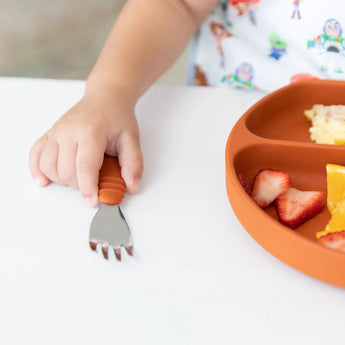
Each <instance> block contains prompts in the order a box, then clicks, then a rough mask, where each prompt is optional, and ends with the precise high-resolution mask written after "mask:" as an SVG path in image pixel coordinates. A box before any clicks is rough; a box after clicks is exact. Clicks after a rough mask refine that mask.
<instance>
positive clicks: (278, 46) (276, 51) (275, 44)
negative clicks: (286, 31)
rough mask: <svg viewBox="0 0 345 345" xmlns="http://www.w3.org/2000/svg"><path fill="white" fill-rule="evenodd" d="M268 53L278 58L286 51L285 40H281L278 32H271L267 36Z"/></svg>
mask: <svg viewBox="0 0 345 345" xmlns="http://www.w3.org/2000/svg"><path fill="white" fill-rule="evenodd" d="M269 42H270V54H269V56H270V57H272V58H273V59H275V60H279V59H280V58H281V57H282V56H283V55H284V54H285V53H286V45H287V44H286V41H283V40H282V39H281V38H280V37H279V36H278V34H276V33H275V32H273V33H272V34H271V35H270V38H269Z"/></svg>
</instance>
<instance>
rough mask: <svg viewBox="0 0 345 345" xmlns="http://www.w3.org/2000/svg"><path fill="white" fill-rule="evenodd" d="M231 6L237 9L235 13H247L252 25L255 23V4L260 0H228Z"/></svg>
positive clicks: (240, 14) (241, 14)
mask: <svg viewBox="0 0 345 345" xmlns="http://www.w3.org/2000/svg"><path fill="white" fill-rule="evenodd" d="M229 1H230V4H231V6H233V7H235V8H236V9H237V15H238V16H243V15H244V14H247V13H248V15H249V19H250V22H251V23H252V24H254V25H256V24H257V20H256V14H255V11H256V10H257V7H256V6H255V4H257V3H258V2H260V0H229Z"/></svg>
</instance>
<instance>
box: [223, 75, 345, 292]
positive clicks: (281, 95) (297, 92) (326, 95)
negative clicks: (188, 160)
mask: <svg viewBox="0 0 345 345" xmlns="http://www.w3.org/2000/svg"><path fill="white" fill-rule="evenodd" d="M314 104H325V105H331V104H345V82H341V81H328V80H327V81H325V80H323V81H321V80H304V81H299V82H296V83H293V84H290V85H288V86H286V87H284V88H282V89H279V90H277V91H275V92H273V93H271V94H269V95H267V96H266V97H264V98H262V99H261V100H260V101H259V102H257V103H256V104H255V105H254V106H252V107H251V108H250V109H249V110H248V111H247V112H246V113H245V114H244V115H243V116H242V117H241V118H240V119H239V121H238V122H237V123H236V125H235V126H234V128H233V129H232V131H231V133H230V136H229V138H228V142H227V145H226V186H227V193H228V197H229V200H230V203H231V206H232V208H233V210H234V212H235V214H236V216H237V217H238V219H239V221H240V222H241V223H242V225H243V226H244V228H245V229H246V230H247V231H248V233H249V234H250V235H251V236H252V237H253V238H254V239H255V240H256V241H257V242H258V243H259V244H260V245H261V246H262V247H264V248H265V249H266V250H267V251H269V252H270V253H271V254H273V255H274V256H276V257H277V258H278V259H280V260H282V261H283V262H285V263H286V264H288V265H290V266H292V267H294V268H295V269H297V270H299V271H301V272H304V273H306V274H308V275H310V276H312V277H314V278H317V279H320V280H322V281H325V282H328V283H331V284H334V285H337V286H340V287H345V253H342V252H339V251H335V250H331V249H329V248H327V247H324V246H322V245H321V244H319V243H318V242H317V241H316V237H315V233H316V232H317V231H320V230H323V229H324V227H325V225H326V224H327V223H328V221H329V219H330V213H329V212H328V210H327V207H325V209H324V210H323V211H322V212H321V213H320V214H318V215H317V216H315V217H314V218H312V219H311V220H309V221H307V222H306V223H304V224H303V225H301V226H300V227H298V228H297V229H295V230H291V229H289V228H287V227H285V226H284V225H282V224H280V223H279V221H278V218H277V214H276V210H275V208H274V206H269V207H268V208H267V209H264V210H263V209H261V208H260V207H258V206H257V205H256V204H255V203H254V202H253V201H252V199H251V198H250V197H249V196H248V195H247V194H246V192H245V191H244V189H243V188H242V186H241V184H240V182H239V180H238V175H239V174H242V175H243V177H244V179H245V181H246V182H247V184H249V186H251V183H252V181H253V179H254V177H255V175H256V173H257V172H258V171H259V170H260V169H263V168H272V169H280V170H284V171H286V172H288V173H289V175H290V177H291V183H292V185H293V186H294V187H296V188H298V189H301V190H321V191H323V192H324V193H325V196H326V195H327V181H326V164H327V163H333V164H340V165H345V146H333V145H320V144H315V143H313V142H312V141H311V140H310V138H309V128H310V122H309V121H308V120H307V119H306V118H305V116H304V110H306V109H310V108H311V107H312V106H313V105H314Z"/></svg>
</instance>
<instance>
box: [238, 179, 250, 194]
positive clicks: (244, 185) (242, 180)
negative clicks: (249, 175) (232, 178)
mask: <svg viewBox="0 0 345 345" xmlns="http://www.w3.org/2000/svg"><path fill="white" fill-rule="evenodd" d="M238 180H239V181H240V183H241V186H242V187H243V189H244V190H245V191H246V193H247V194H248V195H249V196H250V197H251V196H252V193H251V191H250V188H249V186H248V185H247V183H246V181H245V180H244V178H243V175H242V174H239V175H238Z"/></svg>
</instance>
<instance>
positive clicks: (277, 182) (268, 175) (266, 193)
mask: <svg viewBox="0 0 345 345" xmlns="http://www.w3.org/2000/svg"><path fill="white" fill-rule="evenodd" d="M290 187H291V181H290V176H289V175H288V174H287V173H286V172H284V171H281V170H274V169H262V170H260V171H259V172H258V173H257V175H256V176H255V179H254V182H253V187H252V197H253V200H254V201H255V202H256V203H257V204H258V205H259V206H260V207H262V208H264V207H266V206H268V205H269V204H270V203H271V202H273V201H274V200H275V199H276V198H277V197H278V195H280V194H281V193H284V192H285V191H286V190H288V189H289V188H290Z"/></svg>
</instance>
